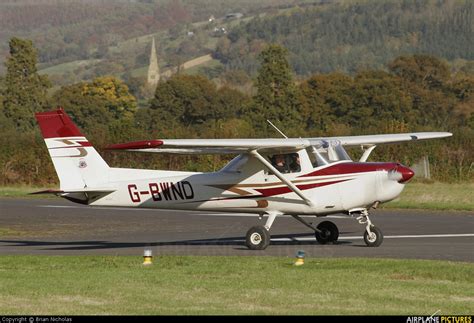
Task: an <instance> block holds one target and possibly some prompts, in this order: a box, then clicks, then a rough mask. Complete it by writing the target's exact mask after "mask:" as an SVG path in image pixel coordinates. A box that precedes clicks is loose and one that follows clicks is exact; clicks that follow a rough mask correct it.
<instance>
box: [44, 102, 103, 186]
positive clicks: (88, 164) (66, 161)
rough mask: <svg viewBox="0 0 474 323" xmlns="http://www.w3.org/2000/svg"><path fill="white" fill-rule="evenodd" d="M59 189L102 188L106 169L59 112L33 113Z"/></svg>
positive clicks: (89, 145)
mask: <svg viewBox="0 0 474 323" xmlns="http://www.w3.org/2000/svg"><path fill="white" fill-rule="evenodd" d="M35 117H36V120H37V121H38V124H39V126H40V128H41V133H42V134H43V138H44V141H45V142H46V147H48V151H49V155H50V156H51V159H52V161H53V164H54V168H55V169H56V173H57V174H58V177H59V182H60V188H61V189H62V190H70V189H80V188H87V187H89V188H91V187H98V186H101V185H102V186H103V185H104V184H106V183H107V182H108V176H109V166H108V165H107V163H106V162H105V161H104V160H103V159H102V157H100V155H99V154H98V153H97V151H96V150H95V149H94V147H92V145H91V144H90V143H89V141H87V139H86V137H84V135H83V134H82V133H81V131H80V130H79V129H78V128H77V127H76V125H75V124H74V123H73V122H72V120H71V119H70V118H69V116H68V115H67V114H66V113H65V112H64V110H63V109H59V110H55V111H49V112H40V113H36V114H35Z"/></svg>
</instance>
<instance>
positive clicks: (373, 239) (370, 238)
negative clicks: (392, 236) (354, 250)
mask: <svg viewBox="0 0 474 323" xmlns="http://www.w3.org/2000/svg"><path fill="white" fill-rule="evenodd" d="M357 220H358V221H359V223H360V224H365V231H364V242H365V244H366V245H367V247H378V246H380V245H381V244H382V242H383V233H382V230H380V229H379V228H378V227H376V226H375V225H373V224H372V222H371V221H370V218H369V212H368V211H367V210H362V211H361V212H360V216H358V217H357Z"/></svg>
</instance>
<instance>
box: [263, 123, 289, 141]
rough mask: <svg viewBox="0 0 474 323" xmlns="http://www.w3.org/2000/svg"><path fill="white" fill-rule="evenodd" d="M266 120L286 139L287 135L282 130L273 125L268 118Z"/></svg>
mask: <svg viewBox="0 0 474 323" xmlns="http://www.w3.org/2000/svg"><path fill="white" fill-rule="evenodd" d="M267 122H268V123H269V124H270V125H271V126H272V127H273V128H275V129H276V131H278V132H279V133H280V134H281V135H282V136H283V137H285V138H286V139H288V137H287V136H286V135H285V134H284V133H283V131H281V130H280V129H278V128H277V126H275V125H274V124H273V123H272V122H271V121H270V120H268V119H267Z"/></svg>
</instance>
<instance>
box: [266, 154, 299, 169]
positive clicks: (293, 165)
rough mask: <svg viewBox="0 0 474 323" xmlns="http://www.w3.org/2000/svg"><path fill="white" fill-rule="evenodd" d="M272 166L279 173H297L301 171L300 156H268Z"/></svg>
mask: <svg viewBox="0 0 474 323" xmlns="http://www.w3.org/2000/svg"><path fill="white" fill-rule="evenodd" d="M269 159H270V162H271V163H272V166H273V167H275V168H276V169H277V170H278V171H279V172H280V173H282V174H286V173H298V172H300V171H301V165H300V156H299V155H298V153H291V154H276V155H273V156H269Z"/></svg>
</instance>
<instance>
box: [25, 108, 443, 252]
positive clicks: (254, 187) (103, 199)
mask: <svg viewBox="0 0 474 323" xmlns="http://www.w3.org/2000/svg"><path fill="white" fill-rule="evenodd" d="M36 119H37V121H38V123H39V126H40V128H41V132H42V135H43V137H44V140H45V142H46V146H47V148H48V151H49V154H50V156H51V159H52V161H53V164H54V167H55V169H56V172H57V175H58V177H59V181H60V189H59V190H47V191H42V192H36V193H34V194H38V193H51V194H56V195H58V196H61V197H64V198H66V199H68V200H71V201H73V202H77V203H82V204H87V205H93V206H119V207H131V208H152V209H173V210H176V209H177V210H200V211H218V212H228V213H235V212H238V213H254V214H256V215H258V216H260V218H262V217H263V216H267V219H266V223H265V225H257V226H254V227H252V228H250V229H249V230H248V232H247V235H246V245H247V247H248V248H249V249H253V250H262V249H265V248H266V247H267V246H268V245H269V244H270V233H269V231H270V229H271V227H272V224H273V222H274V220H275V218H276V217H277V216H280V215H284V214H285V215H290V216H292V217H294V218H295V219H296V220H298V221H300V222H301V223H302V224H304V225H305V226H307V227H309V228H311V229H312V230H313V231H314V232H315V236H316V240H317V241H318V242H319V243H321V244H325V243H334V242H336V241H337V239H338V236H339V230H338V228H337V226H336V225H335V224H334V223H333V222H330V221H323V222H321V223H319V224H318V225H317V226H316V227H315V226H313V225H312V224H310V223H308V222H307V221H305V220H304V219H303V218H301V215H313V216H316V217H324V216H327V215H332V214H336V213H343V214H346V215H348V216H351V217H354V216H355V217H356V219H357V220H358V221H359V223H360V224H364V225H365V231H364V240H365V243H366V244H367V246H369V247H377V246H380V244H381V243H382V241H383V234H382V231H381V230H380V229H379V228H377V227H376V226H374V225H373V224H372V222H371V221H370V218H369V210H370V209H371V208H376V207H377V206H378V205H379V203H385V202H388V201H391V200H393V199H395V198H396V197H398V196H399V195H400V193H401V192H402V190H403V188H404V186H405V184H406V183H407V182H408V181H409V180H410V179H411V178H412V177H413V175H414V172H413V171H412V170H411V169H409V168H408V167H406V166H403V165H401V164H399V163H387V162H383V163H373V162H366V160H367V158H368V157H369V155H370V153H371V152H372V151H373V150H374V148H375V147H376V145H378V144H386V143H400V142H404V141H417V140H424V139H433V138H444V137H449V136H451V135H452V134H451V133H449V132H420V133H404V134H385V135H371V136H351V137H325V138H281V139H162V140H147V141H137V142H129V143H122V144H115V145H111V146H109V147H108V149H114V150H126V151H134V152H148V153H166V154H235V155H237V157H235V158H234V159H232V160H231V161H230V162H229V163H228V164H227V165H226V166H224V167H223V168H222V169H221V170H219V171H217V172H213V173H198V172H181V171H166V170H147V169H127V168H114V167H109V165H107V163H106V162H105V161H104V160H103V159H102V158H101V156H100V155H99V154H98V153H97V151H96V150H95V149H94V147H93V146H92V144H91V143H90V142H89V141H88V140H87V139H86V138H85V136H84V135H83V134H82V133H81V131H80V130H79V129H78V128H77V127H76V125H75V124H74V123H73V122H72V120H71V119H70V118H69V116H68V115H67V114H66V113H65V112H64V110H62V109H58V110H55V111H50V112H41V113H36ZM344 146H346V147H347V146H360V147H362V148H363V149H364V152H363V154H362V157H361V158H360V159H359V161H357V162H354V161H352V160H351V159H350V157H349V156H348V154H347V153H346V151H345V150H344V148H343V147H344Z"/></svg>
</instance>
